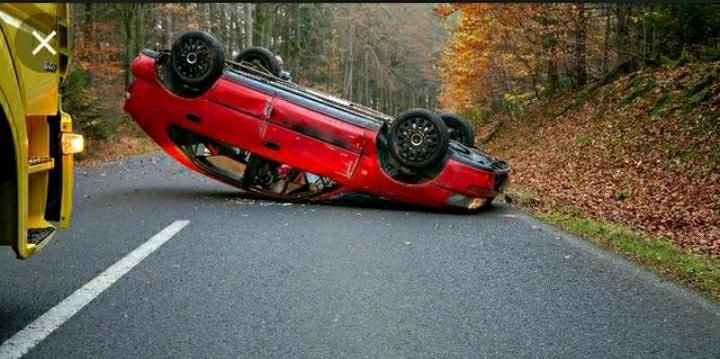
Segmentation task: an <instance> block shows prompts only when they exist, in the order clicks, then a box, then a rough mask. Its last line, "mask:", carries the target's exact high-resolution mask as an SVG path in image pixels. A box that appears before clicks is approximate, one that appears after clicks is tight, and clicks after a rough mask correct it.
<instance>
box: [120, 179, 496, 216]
mask: <svg viewBox="0 0 720 359" xmlns="http://www.w3.org/2000/svg"><path fill="white" fill-rule="evenodd" d="M112 192H113V191H109V192H106V195H107V196H109V197H115V198H117V195H118V194H117V193H112ZM123 192H124V193H123V194H122V198H124V199H126V200H132V199H134V198H142V199H143V200H160V201H162V200H173V201H177V200H181V201H185V200H187V201H198V200H202V201H228V200H245V201H267V202H276V203H283V202H284V201H278V200H274V199H271V198H267V197H264V196H262V195H260V194H256V193H252V192H245V191H241V190H208V189H203V188H188V187H166V186H165V187H145V188H138V189H134V190H132V191H123ZM293 203H303V204H317V205H325V206H330V207H341V208H364V209H383V210H391V211H406V212H422V213H438V214H464V215H472V214H476V213H483V212H487V211H492V210H493V208H492V207H491V208H485V209H480V210H477V211H474V212H467V211H462V210H458V211H450V210H440V209H431V208H424V207H420V206H414V205H410V204H405V203H399V202H393V201H389V200H385V199H381V198H377V197H373V196H369V195H365V194H360V193H348V194H343V195H340V196H338V197H337V198H334V199H330V200H324V201H317V202H316V201H309V200H299V201H293ZM493 207H494V206H493Z"/></svg>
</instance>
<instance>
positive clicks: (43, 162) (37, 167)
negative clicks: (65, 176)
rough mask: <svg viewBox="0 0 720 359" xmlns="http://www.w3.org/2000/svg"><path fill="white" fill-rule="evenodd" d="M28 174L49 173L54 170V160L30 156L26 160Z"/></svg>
mask: <svg viewBox="0 0 720 359" xmlns="http://www.w3.org/2000/svg"><path fill="white" fill-rule="evenodd" d="M28 168H29V171H30V174H33V173H38V172H43V171H49V170H51V169H53V168H55V160H54V159H53V158H52V157H42V156H32V157H30V159H29V160H28Z"/></svg>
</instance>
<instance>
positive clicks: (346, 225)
mask: <svg viewBox="0 0 720 359" xmlns="http://www.w3.org/2000/svg"><path fill="white" fill-rule="evenodd" d="M75 203H76V205H75V212H74V221H73V225H72V228H71V229H70V230H68V231H64V232H61V233H60V237H59V238H58V240H56V241H55V242H53V243H51V244H50V245H48V246H47V247H46V248H45V250H44V251H43V252H42V253H40V254H39V255H37V256H35V257H33V258H31V259H30V260H28V261H18V260H15V259H14V255H13V253H12V252H11V251H10V250H2V251H0V273H2V277H1V279H0V293H1V294H0V298H2V299H1V300H0V342H4V341H6V340H7V339H9V338H11V337H12V336H13V335H14V334H15V333H16V332H18V331H19V330H21V329H23V328H24V327H25V326H27V325H28V324H29V323H32V322H33V321H34V320H36V319H37V318H38V317H40V316H41V315H43V313H45V312H47V311H48V310H49V309H50V308H52V307H53V306H55V305H57V304H58V303H59V302H61V301H62V300H63V299H64V298H66V297H68V296H70V295H71V294H72V293H73V292H74V291H75V290H77V289H78V288H80V287H81V286H83V285H84V284H85V283H87V282H89V281H91V280H92V279H93V278H95V277H96V276H98V274H100V273H101V272H103V271H104V270H105V269H106V268H108V267H109V266H111V265H112V264H113V263H115V262H116V261H118V260H119V259H121V258H123V257H125V256H126V255H127V254H128V253H130V252H132V251H133V250H135V249H136V248H137V247H138V246H140V245H141V244H143V243H144V242H145V241H147V240H148V239H149V238H151V237H153V236H154V235H155V234H156V233H158V232H159V231H161V230H162V229H163V228H165V227H166V226H168V225H169V224H170V223H172V222H174V221H176V220H180V219H186V220H189V221H190V223H189V224H188V225H187V226H186V227H185V228H183V229H182V230H181V231H180V232H179V233H177V234H176V235H175V236H174V237H172V238H171V239H170V240H169V241H168V242H167V243H166V244H164V245H163V246H161V247H160V248H159V249H157V250H156V251H155V252H153V253H152V254H150V255H149V256H148V257H147V258H146V259H145V260H144V261H142V262H141V263H140V264H138V265H137V266H136V267H134V268H133V269H132V270H130V271H129V272H128V273H127V274H126V275H124V276H123V277H122V278H120V279H119V280H118V281H117V282H115V283H114V284H112V285H111V286H110V287H109V288H108V289H107V290H106V291H104V292H103V293H101V294H100V295H99V296H97V298H95V299H94V300H93V301H92V302H90V303H89V304H88V305H87V306H85V307H84V308H82V309H81V310H80V311H79V312H77V314H75V315H74V316H73V317H71V318H70V319H69V320H67V321H66V322H64V324H62V325H61V326H60V327H59V328H58V329H57V330H55V331H54V332H52V333H51V334H50V335H49V336H47V338H45V339H44V340H42V341H41V342H40V343H39V344H37V345H36V346H34V347H33V348H32V349H31V350H30V351H29V352H28V354H27V357H29V358H62V357H67V358H84V357H87V358H100V357H102V358H115V357H118V358H128V357H132V358H165V357H167V358H200V357H218V358H220V357H233V358H235V357H270V358H280V357H292V358H295V357H311V358H314V357H323V358H344V357H350V358H354V357H370V358H404V357H408V358H426V357H427V358H451V357H458V358H478V357H490V358H496V357H510V358H517V357H556V358H557V357H560V358H561V357H566V358H578V357H602V358H611V357H705V358H718V357H720V307H719V306H718V305H717V304H714V303H711V302H708V301H706V300H703V299H701V298H700V297H698V296H697V295H695V294H693V293H691V292H689V291H686V290H685V289H682V288H680V287H678V286H676V285H674V284H671V283H669V282H667V281H664V280H662V279H659V278H658V277H657V276H655V275H653V274H651V273H648V272H646V271H644V270H642V269H639V268H638V267H636V266H634V265H632V264H630V263H628V262H626V261H624V260H622V259H620V258H618V257H616V256H614V255H612V254H609V253H606V252H603V251H601V250H598V249H596V248H594V247H592V246H591V245H588V244H586V243H585V242H583V241H582V240H579V239H577V238H574V237H572V236H570V235H567V234H565V233H563V232H560V231H558V230H556V229H553V228H551V227H549V226H546V225H543V224H540V223H538V222H536V221H535V220H533V219H531V218H528V217H526V216H524V215H522V214H521V213H520V212H518V211H516V210H514V209H511V208H508V207H505V206H499V207H496V208H495V209H493V210H490V211H488V212H483V213H480V214H475V215H458V214H442V213H432V212H424V211H417V210H414V209H412V208H406V207H402V206H393V207H391V208H385V207H386V204H383V203H366V202H352V201H348V202H342V203H338V204H333V205H327V204H325V205H315V204H313V205H310V204H308V205H300V204H292V205H287V204H282V203H277V202H269V201H260V200H255V199H250V198H244V197H242V196H241V195H239V194H238V192H237V191H235V190H234V189H232V188H231V187H227V186H225V185H222V184H219V183H216V182H214V181H212V180H209V179H206V178H204V177H202V176H201V175H198V174H195V173H191V172H189V171H188V170H185V169H184V168H183V167H181V166H180V165H179V164H176V163H175V162H173V161H171V160H170V159H168V158H167V157H166V156H164V155H162V154H160V153H155V154H151V155H147V156H142V157H138V158H134V159H131V160H128V161H125V162H119V163H115V164H110V165H105V166H103V167H98V168H94V169H90V170H78V171H77V182H76V199H75Z"/></svg>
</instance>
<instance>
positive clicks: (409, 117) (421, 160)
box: [389, 108, 449, 170]
mask: <svg viewBox="0 0 720 359" xmlns="http://www.w3.org/2000/svg"><path fill="white" fill-rule="evenodd" d="M389 137H390V138H389V145H390V146H389V147H390V154H391V156H392V157H393V158H394V159H395V160H396V161H397V162H398V163H400V164H401V165H403V166H405V167H408V168H411V169H415V170H422V169H426V168H428V167H431V166H433V165H435V164H437V163H438V162H439V161H440V160H442V158H443V157H444V156H445V154H447V149H448V141H449V134H448V129H447V126H446V125H445V122H443V120H442V119H441V118H440V116H438V115H437V114H435V113H434V112H432V111H428V110H425V109H419V108H416V109H410V110H406V111H404V112H403V113H401V114H400V115H399V116H398V117H397V118H396V119H395V120H394V121H393V122H392V125H391V126H390V136H389Z"/></svg>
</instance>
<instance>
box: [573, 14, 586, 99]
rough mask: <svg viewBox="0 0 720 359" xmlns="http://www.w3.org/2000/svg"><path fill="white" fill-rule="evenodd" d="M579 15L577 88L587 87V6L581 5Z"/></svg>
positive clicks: (576, 43) (576, 67)
mask: <svg viewBox="0 0 720 359" xmlns="http://www.w3.org/2000/svg"><path fill="white" fill-rule="evenodd" d="M577 6H578V13H577V26H576V29H575V30H576V31H575V84H576V85H577V87H582V86H585V83H586V82H587V71H586V53H585V39H586V33H587V17H586V15H585V4H584V3H579V4H578V5H577Z"/></svg>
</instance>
